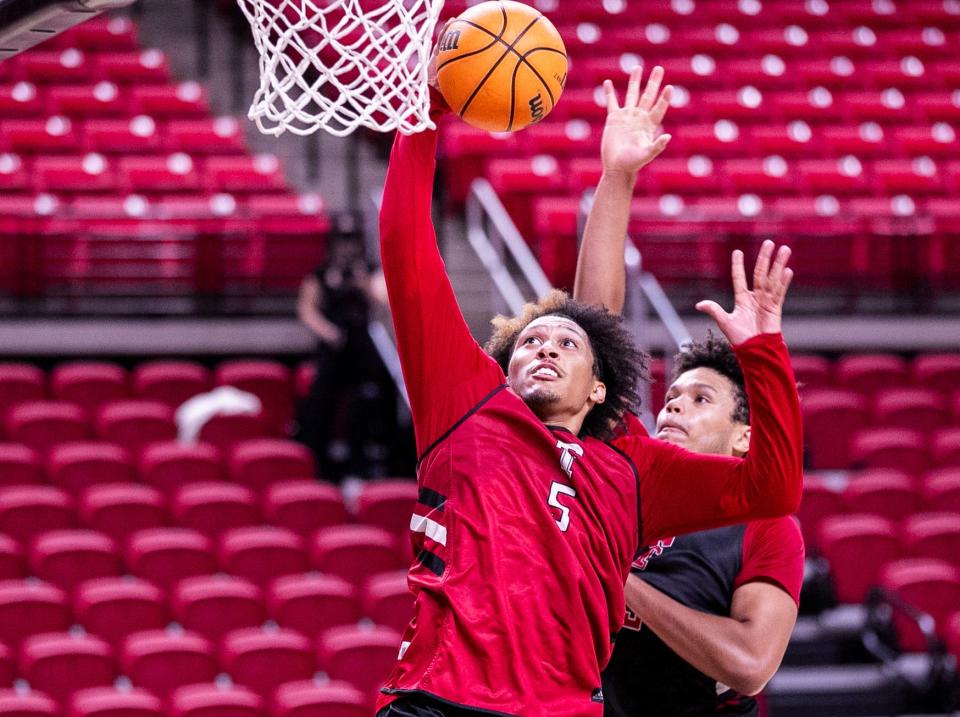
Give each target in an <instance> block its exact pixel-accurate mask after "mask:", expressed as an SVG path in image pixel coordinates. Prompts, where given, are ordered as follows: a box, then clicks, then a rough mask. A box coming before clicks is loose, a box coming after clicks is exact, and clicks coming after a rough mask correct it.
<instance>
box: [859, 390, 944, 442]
mask: <svg viewBox="0 0 960 717" xmlns="http://www.w3.org/2000/svg"><path fill="white" fill-rule="evenodd" d="M949 415H950V414H949V411H948V410H947V405H946V400H945V397H944V395H943V393H942V392H937V391H933V390H931V389H925V388H888V389H881V390H879V391H877V392H876V393H875V394H874V395H873V424H874V425H875V426H886V427H900V428H911V429H913V430H916V431H923V432H924V433H929V432H932V431H933V430H935V429H936V428H939V427H940V426H942V425H944V424H946V423H948V422H949Z"/></svg>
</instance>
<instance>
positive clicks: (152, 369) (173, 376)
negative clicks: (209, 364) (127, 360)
mask: <svg viewBox="0 0 960 717" xmlns="http://www.w3.org/2000/svg"><path fill="white" fill-rule="evenodd" d="M210 382H211V376H210V371H209V370H208V369H207V368H206V367H205V366H203V365H202V364H199V363H195V362H193V361H148V362H145V363H142V364H140V365H139V366H137V367H136V368H135V369H134V370H133V374H132V383H133V392H134V394H135V395H137V396H138V397H140V398H144V399H147V400H150V401H160V402H162V403H165V404H167V405H168V406H170V407H171V408H176V407H177V406H179V405H180V404H182V403H183V402H184V401H186V400H187V399H189V398H192V397H193V396H196V395H197V394H198V393H203V392H205V391H207V390H209V389H210Z"/></svg>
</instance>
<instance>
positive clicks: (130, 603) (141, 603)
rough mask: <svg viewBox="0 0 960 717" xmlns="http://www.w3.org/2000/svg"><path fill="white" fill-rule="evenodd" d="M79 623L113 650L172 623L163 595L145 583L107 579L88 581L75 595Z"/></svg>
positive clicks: (136, 580) (126, 578)
mask: <svg viewBox="0 0 960 717" xmlns="http://www.w3.org/2000/svg"><path fill="white" fill-rule="evenodd" d="M74 612H75V613H76V616H77V622H79V623H80V624H81V625H83V627H84V629H86V631H87V632H88V633H90V634H91V635H97V636H98V637H102V638H103V639H104V640H106V641H107V642H109V643H110V644H111V645H113V646H114V647H119V646H121V645H122V643H123V641H124V640H125V639H126V637H127V635H129V634H131V633H134V632H141V631H143V630H159V629H161V628H163V627H164V626H165V625H166V624H167V623H168V622H169V620H170V615H169V611H168V610H167V603H166V601H165V600H164V595H163V591H162V590H160V588H158V587H157V586H156V585H154V584H152V583H148V582H147V581H145V580H140V579H137V578H133V577H130V576H129V575H127V576H124V577H108V578H95V579H93V580H87V581H85V582H83V583H80V585H79V586H78V587H77V589H76V591H75V594H74Z"/></svg>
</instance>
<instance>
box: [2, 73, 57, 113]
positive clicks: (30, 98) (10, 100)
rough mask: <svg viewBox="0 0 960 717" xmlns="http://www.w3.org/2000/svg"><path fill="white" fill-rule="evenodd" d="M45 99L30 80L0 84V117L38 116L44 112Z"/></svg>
mask: <svg viewBox="0 0 960 717" xmlns="http://www.w3.org/2000/svg"><path fill="white" fill-rule="evenodd" d="M45 100H46V97H45V95H43V94H41V93H40V92H38V91H37V86H36V85H35V84H33V83H32V82H25V81H20V82H15V83H13V84H3V85H0V117H18V118H23V117H40V116H41V115H43V114H44V112H45V109H44V105H45Z"/></svg>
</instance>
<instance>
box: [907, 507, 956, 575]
mask: <svg viewBox="0 0 960 717" xmlns="http://www.w3.org/2000/svg"><path fill="white" fill-rule="evenodd" d="M903 539H904V544H905V546H906V548H907V552H908V553H909V554H910V555H912V556H914V557H918V558H935V559H937V560H943V561H945V562H948V563H953V564H954V565H956V566H958V567H960V513H952V512H938V513H919V512H918V513H916V514H914V515H911V516H909V517H908V518H906V519H905V520H904V522H903Z"/></svg>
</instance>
